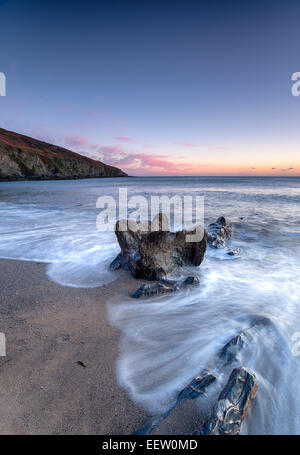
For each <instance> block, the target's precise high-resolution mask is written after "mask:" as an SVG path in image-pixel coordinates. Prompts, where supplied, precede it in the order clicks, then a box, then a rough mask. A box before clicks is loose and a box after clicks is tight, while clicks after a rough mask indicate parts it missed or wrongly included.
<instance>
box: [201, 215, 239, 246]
mask: <svg viewBox="0 0 300 455" xmlns="http://www.w3.org/2000/svg"><path fill="white" fill-rule="evenodd" d="M232 234H233V231H232V226H231V224H229V223H227V222H226V219H225V218H224V216H220V217H219V218H218V219H217V221H216V222H215V223H211V224H210V225H209V226H208V228H207V240H208V243H209V245H210V246H211V247H213V248H225V246H226V242H227V240H228V239H230V237H232Z"/></svg>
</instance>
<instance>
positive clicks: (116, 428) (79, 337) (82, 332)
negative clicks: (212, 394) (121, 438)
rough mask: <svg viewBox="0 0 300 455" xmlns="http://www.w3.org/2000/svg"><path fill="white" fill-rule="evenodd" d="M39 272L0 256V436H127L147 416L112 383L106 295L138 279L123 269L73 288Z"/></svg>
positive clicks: (114, 337)
mask: <svg viewBox="0 0 300 455" xmlns="http://www.w3.org/2000/svg"><path fill="white" fill-rule="evenodd" d="M45 271H46V264H43V263H33V262H22V261H11V260H0V332H3V333H5V335H6V343H7V352H6V357H0V434H130V433H131V432H132V431H134V430H135V429H136V428H138V427H139V426H140V425H141V424H142V423H143V422H144V420H145V419H147V415H146V413H145V412H144V411H143V410H142V409H140V408H139V407H137V405H136V404H134V403H133V402H132V401H131V400H130V398H129V397H128V395H127V393H126V391H125V390H124V389H122V388H120V387H119V386H118V384H117V378H116V370H115V364H116V359H117V356H118V345H119V336H120V334H119V332H118V331H117V330H116V329H115V328H114V327H112V326H111V325H110V324H109V321H108V319H107V314H106V301H107V300H108V299H109V298H110V297H114V296H117V295H118V294H122V295H127V296H128V295H129V294H130V293H132V292H133V291H135V290H136V289H137V288H138V286H139V285H140V283H139V282H138V281H137V280H134V279H133V278H130V277H129V276H128V274H127V273H125V272H124V274H122V276H121V278H119V279H118V280H117V281H115V282H113V283H110V284H108V285H106V286H103V287H101V288H94V289H76V288H70V287H64V286H60V285H57V284H55V283H53V282H52V281H50V280H49V278H48V277H47V275H46V273H45ZM137 304H138V302H137ZM78 361H80V362H82V363H83V364H84V365H85V367H84V366H82V365H79V364H78V363H77V362H78ZM166 430H167V429H166Z"/></svg>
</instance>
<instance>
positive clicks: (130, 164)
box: [88, 145, 210, 175]
mask: <svg viewBox="0 0 300 455" xmlns="http://www.w3.org/2000/svg"><path fill="white" fill-rule="evenodd" d="M88 155H89V156H90V157H91V158H94V159H97V160H102V161H104V162H105V163H107V164H111V165H114V166H118V167H121V168H122V169H123V170H126V171H127V172H129V173H130V172H131V173H135V174H137V175H151V174H153V175H184V174H195V173H196V172H197V169H198V170H199V169H200V168H205V167H207V166H210V165H209V164H207V165H198V166H196V167H195V165H193V164H191V163H187V162H184V163H182V162H179V163H175V162H174V158H173V157H172V156H166V155H150V154H149V153H144V152H139V151H137V152H135V151H127V150H125V149H124V148H123V147H121V146H120V145H113V146H111V145H107V146H99V147H98V149H97V150H96V151H95V152H90V153H88Z"/></svg>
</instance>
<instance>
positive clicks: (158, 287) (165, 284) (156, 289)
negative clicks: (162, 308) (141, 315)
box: [132, 276, 199, 299]
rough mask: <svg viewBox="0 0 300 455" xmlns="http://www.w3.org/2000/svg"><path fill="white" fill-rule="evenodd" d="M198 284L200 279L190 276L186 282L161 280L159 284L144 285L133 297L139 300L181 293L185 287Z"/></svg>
mask: <svg viewBox="0 0 300 455" xmlns="http://www.w3.org/2000/svg"><path fill="white" fill-rule="evenodd" d="M198 283H199V279H198V278H197V277H195V276H188V277H187V278H186V279H185V280H182V281H168V280H161V281H160V282H158V283H146V284H143V285H142V286H141V287H140V288H139V289H138V290H137V291H135V293H134V294H133V295H132V297H133V298H135V299H138V298H140V297H151V296H153V295H163V294H167V293H169V292H176V291H179V289H181V288H182V287H184V286H188V285H191V284H198Z"/></svg>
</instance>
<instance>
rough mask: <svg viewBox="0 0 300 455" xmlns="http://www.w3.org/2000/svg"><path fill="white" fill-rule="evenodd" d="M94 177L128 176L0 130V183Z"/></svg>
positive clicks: (69, 152)
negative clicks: (0, 181) (2, 181)
mask: <svg viewBox="0 0 300 455" xmlns="http://www.w3.org/2000/svg"><path fill="white" fill-rule="evenodd" d="M93 177H94V178H95V177H127V174H126V173H125V172H123V171H121V170H120V169H118V168H116V167H114V166H109V165H107V164H104V163H102V162H101V161H96V160H93V159H91V158H88V157H86V156H82V155H79V154H78V153H75V152H71V151H70V150H67V149H65V148H62V147H58V146H57V145H52V144H48V143H46V142H42V141H39V140H37V139H33V138H31V137H28V136H23V135H21V134H18V133H14V132H11V131H7V130H5V129H2V128H0V180H50V179H79V178H93Z"/></svg>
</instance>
